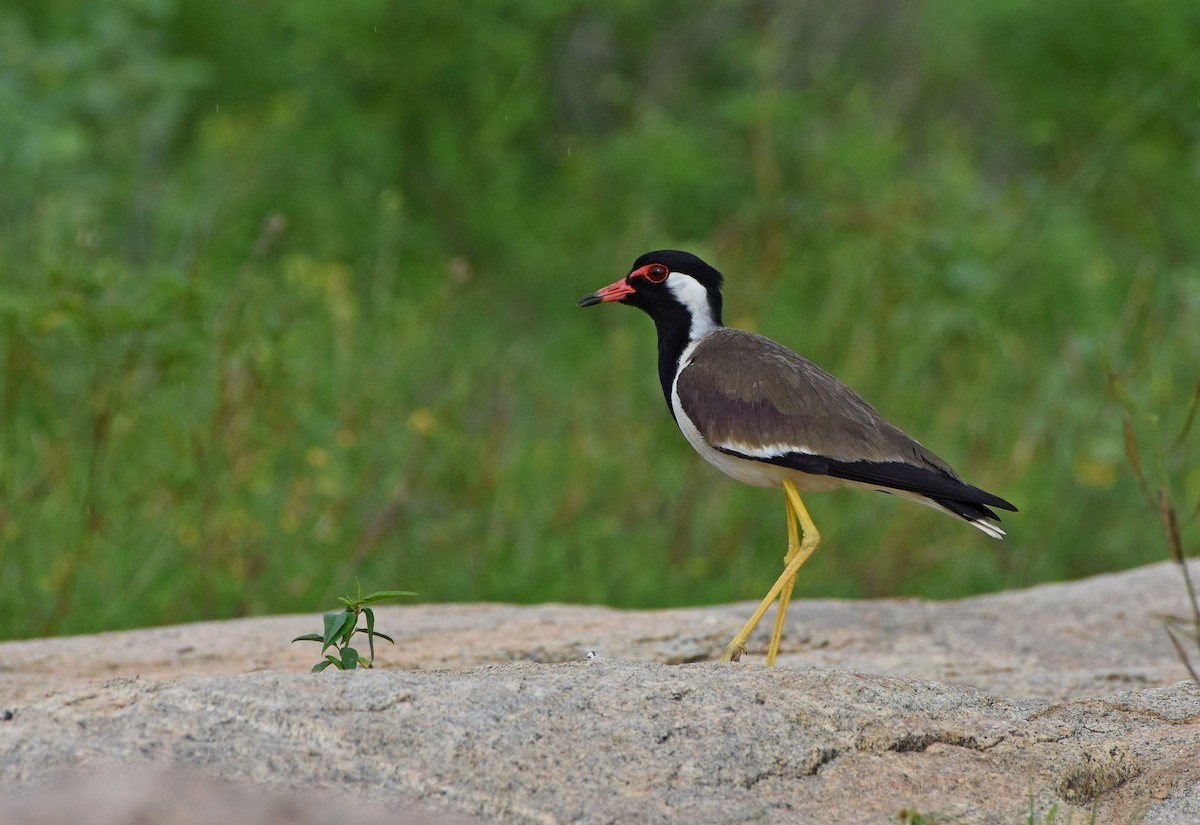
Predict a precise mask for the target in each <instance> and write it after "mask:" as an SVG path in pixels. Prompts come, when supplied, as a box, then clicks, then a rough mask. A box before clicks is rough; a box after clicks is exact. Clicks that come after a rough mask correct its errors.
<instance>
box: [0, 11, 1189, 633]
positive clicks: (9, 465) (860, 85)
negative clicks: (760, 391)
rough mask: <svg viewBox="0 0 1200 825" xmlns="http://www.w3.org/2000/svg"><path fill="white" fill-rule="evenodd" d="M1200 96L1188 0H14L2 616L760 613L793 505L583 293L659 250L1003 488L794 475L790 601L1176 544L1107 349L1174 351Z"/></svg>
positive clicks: (71, 620)
mask: <svg viewBox="0 0 1200 825" xmlns="http://www.w3.org/2000/svg"><path fill="white" fill-rule="evenodd" d="M1197 90H1200V4H1197V3H1195V2H1194V0H1115V2H1112V3H1107V4H1095V3H1090V2H1083V0H1063V2H1058V3H1040V2H1035V1H1034V0H988V1H987V2H981V3H961V2H957V0H927V2H913V1H912V0H909V1H908V2H898V3H886V2H877V0H875V1H872V2H863V0H850V1H849V2H844V3H840V4H837V5H836V6H826V5H823V4H795V3H786V2H772V1H770V0H760V1H759V2H754V3H744V4H738V3H725V2H700V3H697V2H681V0H671V1H670V2H664V3H656V4H643V3H629V2H617V3H611V4H607V5H604V6H595V5H594V4H584V3H577V2H576V3H570V2H545V0H536V2H534V0H526V1H525V2H518V1H517V0H512V1H511V2H485V3H480V4H473V5H470V6H465V7H454V6H452V5H450V4H446V3H435V2H426V1H425V0H406V2H403V3H385V2H380V1H379V0H349V2H344V3H326V2H318V1H317V0H287V1H286V2H284V0H262V2H258V3H255V4H252V5H249V6H248V5H246V4H244V3H239V2H235V0H111V1H110V2H106V3H88V2H83V0H55V2H51V3H46V2H43V1H42V0H8V2H6V3H5V4H4V6H3V7H0V605H2V609H0V616H2V617H3V618H2V619H0V637H8V638H11V637H23V636H31V635H36V634H44V633H67V632H80V631H94V630H101V629H112V628H121V627H128V626H136V625H147V624H156V623H165V622H175V621H183V620H191V619H199V618H217V617H225V616H233V615H240V614H246V613H257V612H265V611H294V610H315V609H318V608H321V607H325V606H327V605H328V603H329V602H330V601H331V599H332V596H333V595H334V594H336V593H338V592H342V591H343V590H345V589H346V588H347V587H348V583H349V582H351V581H352V580H353V578H354V577H355V576H358V577H360V578H361V579H362V580H363V581H364V582H366V583H367V584H368V585H369V586H370V587H372V588H391V587H405V588H411V589H413V590H417V591H419V592H420V593H421V596H422V598H424V599H430V600H438V601H447V600H488V599H495V600H512V601H523V602H532V601H542V600H560V601H583V602H604V603H608V604H613V605H627V606H667V605H678V604H694V603H703V602H714V601H724V600H730V599H747V598H758V597H760V596H761V595H762V593H763V592H764V591H765V589H766V588H767V586H768V585H769V584H770V582H771V581H772V580H773V579H774V577H775V575H776V574H777V572H778V568H779V565H780V562H781V558H782V555H783V551H784V540H785V533H784V522H783V514H784V513H783V501H782V497H781V496H778V494H775V493H771V492H767V491H762V490H755V489H751V488H747V487H743V486H741V485H738V484H736V483H734V482H732V481H729V480H727V479H725V478H723V477H722V476H720V475H719V474H718V473H716V472H715V471H712V470H710V468H708V467H707V466H705V465H703V463H702V462H701V460H700V459H699V458H697V457H696V456H695V455H694V454H693V453H692V451H691V449H690V448H689V447H688V446H687V445H686V443H685V442H684V441H683V439H682V437H680V436H679V434H678V433H677V431H676V430H675V427H674V425H673V424H672V422H671V419H670V416H669V415H668V413H667V410H666V408H665V405H664V403H663V400H662V397H661V392H660V389H659V387H658V384H657V376H656V372H655V369H654V363H655V340H654V332H653V328H652V326H651V325H650V324H649V322H648V321H647V320H646V319H645V318H644V317H642V316H641V315H640V314H638V313H636V312H633V311H631V310H627V309H624V308H618V307H603V308H597V309H593V310H590V311H587V312H583V311H580V310H577V309H576V308H575V306H574V302H575V299H577V298H578V297H579V296H580V295H582V294H583V293H585V292H589V291H591V290H593V289H595V288H597V287H599V286H602V285H604V284H607V283H609V282H611V281H613V280H615V279H616V278H617V277H619V276H621V275H623V274H624V273H625V272H626V271H628V266H629V264H630V263H631V262H632V260H633V259H634V258H635V257H636V256H637V255H638V254H640V253H641V252H644V251H646V250H648V249H653V248H660V247H667V246H670V247H680V248H686V249H689V250H692V251H695V252H697V253H699V254H701V255H703V256H705V257H707V258H709V259H710V260H711V261H712V262H713V263H714V264H716V265H717V266H718V267H719V268H721V269H722V270H723V271H725V273H726V275H727V277H728V289H727V294H726V306H727V321H728V322H729V323H731V324H735V325H739V326H744V327H749V328H753V329H757V330H759V331H761V332H764V333H766V334H768V335H770V336H772V337H774V338H776V339H778V340H780V341H782V342H784V343H785V344H788V345H789V346H792V347H793V348H795V349H797V350H798V351H800V352H802V353H804V354H806V355H807V356H809V357H810V358H812V359H813V360H815V361H816V362H818V363H820V364H822V365H823V366H825V367H826V368H827V369H830V370H831V371H833V372H834V373H836V374H837V375H839V376H840V377H841V378H842V379H843V380H845V381H846V382H847V383H849V384H850V385H851V386H854V387H855V388H856V389H858V390H859V391H860V392H862V393H863V394H864V395H865V396H866V397H867V398H868V399H869V400H871V401H872V403H874V404H875V406H877V407H878V408H879V409H880V410H881V411H882V412H883V413H884V414H885V415H887V416H888V417H889V418H891V419H892V420H893V421H895V422H896V423H898V424H899V425H900V426H902V427H903V428H904V429H906V430H907V431H909V432H910V433H911V434H913V435H914V436H916V437H917V438H919V439H920V440H922V441H923V442H924V443H926V444H927V445H928V446H929V447H931V448H932V449H933V450H934V451H935V452H937V453H939V454H940V455H941V456H943V457H944V458H946V459H947V460H949V461H950V462H951V463H952V464H954V465H955V466H956V467H957V468H958V469H959V470H960V471H961V472H962V473H963V475H964V476H965V477H966V478H968V479H969V480H971V481H972V482H974V483H976V484H978V485H980V486H982V487H985V488H986V489H989V490H993V491H995V492H997V493H999V494H1001V495H1003V496H1005V497H1007V498H1009V499H1011V500H1012V501H1014V502H1015V503H1016V504H1017V505H1018V506H1019V507H1021V513H1019V514H1016V515H1013V516H1011V517H1006V518H1005V522H1004V524H1005V527H1007V528H1008V529H1009V540H1008V541H1006V542H1003V543H1000V542H992V541H989V540H987V539H985V538H984V537H982V536H981V535H979V534H977V533H976V532H975V531H973V530H970V529H969V528H967V527H965V526H964V525H962V524H960V523H956V522H954V521H952V520H951V519H948V518H945V517H943V516H939V515H937V514H936V513H934V512H933V511H929V510H925V509H924V508H920V507H914V506H912V505H910V504H907V503H903V502H898V501H896V500H893V499H890V498H886V497H883V496H866V495H863V494H861V493H831V494H827V495H821V496H812V497H810V500H809V502H808V503H809V506H810V509H811V511H812V513H813V515H814V518H815V519H816V520H817V523H818V524H819V525H821V528H822V532H823V534H824V536H825V543H824V544H823V545H822V549H821V552H820V553H818V554H817V556H816V557H815V558H814V559H813V561H812V562H811V563H810V564H809V565H807V566H806V568H805V571H804V572H805V575H804V576H803V577H802V578H801V580H800V582H799V587H798V592H799V593H801V594H803V595H805V596H816V595H825V596H875V595H884V594H922V595H926V596H933V597H946V596H953V595H962V594H967V593H972V592H979V591H986V590H994V589H1000V588H1006V587H1012V586H1020V585H1028V584H1031V583H1035V582H1040V581H1046V580H1051V579H1061V578H1067V577H1078V576H1084V575H1087V574H1091V573H1095V572H1098V571H1105V570H1116V569H1121V568H1125V567H1130V566H1133V565H1138V564H1143V563H1146V562H1150V561H1155V560H1158V559H1160V558H1163V557H1164V553H1163V551H1162V550H1161V545H1160V540H1159V537H1158V532H1157V531H1158V526H1157V523H1156V516H1155V515H1154V513H1152V512H1150V511H1148V510H1147V509H1146V508H1145V507H1144V506H1143V504H1142V502H1141V500H1140V498H1139V495H1138V492H1137V489H1136V485H1135V483H1134V481H1133V479H1132V477H1131V475H1130V473H1129V472H1128V470H1127V467H1126V465H1125V461H1124V457H1123V446H1122V427H1121V417H1120V406H1119V404H1117V403H1116V401H1115V400H1114V399H1113V398H1111V397H1110V395H1109V394H1108V391H1107V386H1106V377H1105V371H1104V366H1103V365H1104V363H1105V361H1106V360H1107V361H1108V362H1110V363H1111V364H1112V366H1113V368H1114V370H1115V371H1116V372H1117V373H1118V374H1119V375H1120V376H1121V377H1122V379H1123V381H1124V382H1125V385H1126V386H1127V387H1128V388H1129V390H1130V392H1131V393H1132V394H1133V395H1134V396H1136V398H1137V399H1138V402H1139V403H1140V404H1141V405H1142V406H1143V407H1144V408H1147V409H1153V410H1161V411H1163V413H1164V414H1165V415H1167V416H1168V417H1169V415H1170V414H1172V413H1173V411H1175V410H1178V411H1180V412H1181V413H1182V411H1183V409H1184V408H1185V407H1186V402H1187V399H1188V397H1189V396H1190V393H1191V388H1192V385H1193V383H1194V382H1195V380H1196V378H1197V365H1198V364H1200V231H1198V227H1200V96H1198V95H1200V93H1198V91H1197ZM1172 426H1174V425H1171V426H1168V429H1171V427H1172ZM1192 455H1193V456H1194V450H1193V451H1192ZM1177 471H1178V475H1179V479H1178V480H1177V482H1176V483H1177V485H1178V486H1177V489H1179V490H1180V491H1181V492H1182V493H1183V495H1181V499H1186V500H1189V501H1190V500H1195V498H1196V497H1197V491H1200V470H1198V469H1197V464H1196V463H1195V461H1194V460H1183V459H1181V460H1179V461H1178V462H1177ZM1189 491H1190V492H1189ZM1190 529H1191V527H1189V526H1186V525H1185V530H1190Z"/></svg>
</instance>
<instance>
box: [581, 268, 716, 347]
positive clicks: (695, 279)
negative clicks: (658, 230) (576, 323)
mask: <svg viewBox="0 0 1200 825" xmlns="http://www.w3.org/2000/svg"><path fill="white" fill-rule="evenodd" d="M722 282H723V279H722V277H721V273H720V272H718V271H717V270H715V269H713V268H712V267H711V266H709V265H708V264H706V263H705V262H704V261H702V260H700V259H699V258H697V257H696V256H695V255H693V254H691V253H690V252H680V251H679V250H677V249H662V250H659V251H658V252H647V253H646V254H645V255H642V256H641V257H640V258H638V259H637V260H636V261H634V262H633V267H632V268H631V269H630V270H629V274H628V275H626V276H625V277H624V278H622V279H621V280H619V281H617V282H616V283H613V284H609V285H608V286H606V287H604V289H600V290H597V291H596V292H593V293H591V294H589V295H585V296H583V297H582V298H580V299H579V306H581V307H589V306H593V305H595V304H602V303H607V302H609V301H617V302H619V303H622V304H628V305H629V306H633V307H637V308H638V309H640V310H642V311H643V312H645V313H646V314H647V315H649V316H650V317H651V318H653V319H654V321H655V323H656V324H657V325H658V326H659V330H660V332H661V331H662V328H663V325H664V323H666V324H667V325H668V326H672V327H675V326H683V327H684V328H686V329H689V331H690V335H689V336H688V337H689V338H697V337H700V336H701V335H702V334H705V333H707V332H710V331H711V330H712V329H715V328H716V327H719V326H721V284H722Z"/></svg>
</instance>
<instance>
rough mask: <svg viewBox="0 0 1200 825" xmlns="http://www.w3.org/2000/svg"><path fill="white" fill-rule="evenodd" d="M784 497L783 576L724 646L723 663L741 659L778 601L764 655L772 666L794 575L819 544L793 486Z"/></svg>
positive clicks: (789, 485) (789, 484)
mask: <svg viewBox="0 0 1200 825" xmlns="http://www.w3.org/2000/svg"><path fill="white" fill-rule="evenodd" d="M783 493H784V495H785V496H786V497H787V511H788V552H787V555H786V556H784V559H783V560H784V568H783V573H781V574H780V576H779V578H778V579H776V580H775V584H774V585H773V586H772V587H771V589H770V591H768V593H767V595H766V597H765V598H764V599H763V600H762V602H761V603H760V604H759V605H758V609H757V610H755V611H754V615H753V616H751V617H750V621H748V622H746V624H745V625H744V626H743V627H742V629H741V630H739V631H738V633H737V635H736V636H734V637H733V639H731V640H730V642H729V644H727V645H725V652H724V653H723V654H722V655H721V661H722V662H732V661H737V659H738V658H739V657H740V656H741V655H742V651H743V650H745V648H746V640H747V639H749V638H750V634H751V633H752V632H754V628H755V627H757V626H758V623H759V621H760V620H761V619H762V617H763V614H764V613H766V612H767V608H769V607H770V606H771V604H772V603H773V602H774V601H775V599H777V598H778V599H779V611H778V612H777V613H776V616H775V629H774V632H773V633H772V634H771V646H770V648H769V649H768V651H767V666H768V667H772V666H774V664H775V654H776V653H777V652H778V651H779V638H780V636H781V635H782V634H783V622H784V618H785V617H786V615H787V608H788V603H789V602H790V601H791V597H792V588H793V587H795V585H796V574H797V573H798V572H799V570H800V568H801V567H802V566H803V565H804V562H806V561H808V558H809V556H811V555H812V554H813V551H814V550H816V549H817V545H818V544H820V542H821V534H820V533H819V532H817V526H816V525H815V524H813V520H812V517H811V516H810V515H809V514H808V509H807V508H806V507H805V506H804V502H803V501H801V500H800V492H799V491H798V490H797V489H796V485H795V484H793V483H792V482H791V481H784V482H783ZM793 517H794V518H795V521H799V522H800V539H799V541H797V540H796V539H797V536H796V524H795V521H793Z"/></svg>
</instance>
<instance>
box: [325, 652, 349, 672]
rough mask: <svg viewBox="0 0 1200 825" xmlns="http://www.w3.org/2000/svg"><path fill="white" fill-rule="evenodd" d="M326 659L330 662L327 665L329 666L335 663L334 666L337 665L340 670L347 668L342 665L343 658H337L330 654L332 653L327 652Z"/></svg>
mask: <svg viewBox="0 0 1200 825" xmlns="http://www.w3.org/2000/svg"><path fill="white" fill-rule="evenodd" d="M325 661H326V662H328V663H329V664H327V665H326V667H329V665H333V666H334V667H336V668H337V669H338V670H345V669H346V668H345V667H343V666H342V660H341V659H335V658H334V657H333V656H330V655H328V654H326V655H325Z"/></svg>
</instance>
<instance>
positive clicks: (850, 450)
mask: <svg viewBox="0 0 1200 825" xmlns="http://www.w3.org/2000/svg"><path fill="white" fill-rule="evenodd" d="M676 390H677V392H678V393H679V401H680V405H681V406H682V408H683V412H684V413H685V414H686V415H687V416H688V418H690V419H691V420H692V422H693V423H695V425H696V428H697V429H698V430H699V431H700V433H701V435H703V436H704V438H705V439H706V440H707V441H708V442H709V444H711V445H712V446H713V447H716V448H717V449H722V450H727V451H733V452H738V453H747V451H749V452H748V455H750V456H752V457H755V458H765V455H759V454H758V453H756V452H755V451H764V450H766V451H770V452H771V453H777V454H779V455H782V454H786V453H789V452H790V453H800V454H806V455H815V456H820V457H823V458H826V459H829V460H831V461H834V462H841V463H850V462H869V463H872V464H876V463H879V464H885V463H886V464H891V463H897V462H899V463H902V464H906V465H916V466H917V467H919V468H924V469H928V470H931V471H933V472H934V473H936V474H938V475H943V476H949V477H950V478H951V479H955V480H957V479H958V476H957V475H955V473H954V471H953V470H952V469H951V468H950V466H949V465H948V464H946V462H944V461H942V460H941V459H940V458H938V457H937V456H936V455H934V454H933V453H931V452H930V451H929V450H927V449H925V448H924V447H923V446H921V444H919V443H918V442H917V441H915V440H914V439H912V438H910V437H909V436H907V435H905V433H904V432H902V431H901V430H900V429H899V428H897V427H895V426H893V425H892V424H889V423H888V422H887V421H886V420H884V418H883V417H882V416H881V415H880V414H879V413H878V412H876V411H875V409H874V408H873V407H872V406H871V405H870V404H868V403H867V402H866V401H864V400H863V399H862V397H861V396H860V395H858V393H856V392H854V390H852V389H850V388H849V387H847V386H846V385H845V384H843V383H842V382H841V381H839V380H837V379H836V378H834V377H833V376H832V375H830V374H829V373H827V372H825V371H824V370H822V369H821V368H820V367H818V366H816V365H815V364H813V363H812V362H811V361H808V360H807V359H805V358H802V357H801V356H799V355H797V354H796V353H794V352H792V351H791V350H789V349H788V348H786V347H784V346H782V345H780V344H777V343H775V342H774V341H772V340H770V339H769V338H764V337H763V336H761V335H755V334H754V333H751V332H745V331H743V330H735V329H728V328H726V329H721V330H718V331H716V332H714V333H713V334H711V335H710V336H708V337H707V338H705V339H704V340H703V341H701V342H700V344H699V345H697V347H696V349H695V350H694V351H693V353H692V358H691V363H690V364H689V365H688V366H687V367H685V368H684V370H683V371H682V372H681V373H680V374H679V379H678V382H677V384H676ZM749 434H752V435H749ZM773 463H774V462H773Z"/></svg>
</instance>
